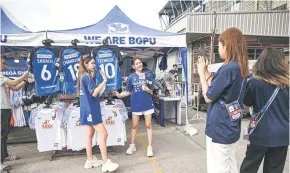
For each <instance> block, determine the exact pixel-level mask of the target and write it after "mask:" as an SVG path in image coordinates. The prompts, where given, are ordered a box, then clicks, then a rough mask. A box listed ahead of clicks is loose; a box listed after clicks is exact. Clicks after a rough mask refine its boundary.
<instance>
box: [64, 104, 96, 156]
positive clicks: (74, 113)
mask: <svg viewBox="0 0 290 173" xmlns="http://www.w3.org/2000/svg"><path fill="white" fill-rule="evenodd" d="M70 109H71V111H70V115H69V117H68V122H67V148H68V149H72V150H73V151H80V150H83V149H85V148H86V126H82V125H80V124H79V123H78V122H79V121H80V107H71V108H70ZM96 144H97V138H96V133H95V135H94V137H93V140H92V147H93V146H95V145H96Z"/></svg>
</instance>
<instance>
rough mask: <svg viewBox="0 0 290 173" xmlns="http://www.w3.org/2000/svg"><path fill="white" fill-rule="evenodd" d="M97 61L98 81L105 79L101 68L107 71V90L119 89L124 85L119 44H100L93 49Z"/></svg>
mask: <svg viewBox="0 0 290 173" xmlns="http://www.w3.org/2000/svg"><path fill="white" fill-rule="evenodd" d="M92 53H93V56H94V58H95V61H96V72H97V81H98V83H101V82H102V81H103V78H102V75H101V74H100V70H101V71H103V72H105V74H106V76H107V78H108V81H107V87H106V91H114V90H118V89H120V88H121V86H122V75H121V71H120V67H119V62H120V61H121V54H120V50H119V48H118V47H117V46H111V45H110V46H99V47H97V48H95V49H93V51H92Z"/></svg>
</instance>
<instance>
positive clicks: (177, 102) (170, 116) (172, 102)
mask: <svg viewBox="0 0 290 173" xmlns="http://www.w3.org/2000/svg"><path fill="white" fill-rule="evenodd" d="M154 106H155V110H154V114H153V117H154V118H155V119H156V120H157V123H158V124H160V125H161V126H164V127H165V124H164V121H165V120H169V121H171V122H173V123H175V124H178V125H181V98H180V97H154Z"/></svg>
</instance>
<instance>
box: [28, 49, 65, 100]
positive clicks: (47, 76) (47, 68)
mask: <svg viewBox="0 0 290 173" xmlns="http://www.w3.org/2000/svg"><path fill="white" fill-rule="evenodd" d="M58 54H59V49H58V48H56V47H49V48H46V47H45V48H44V47H41V48H37V49H36V50H34V51H33V53H32V54H31V55H30V56H31V57H32V58H31V65H32V71H33V74H34V78H35V88H36V94H37V95H39V96H48V95H54V94H56V93H57V92H59V91H61V84H60V79H59V74H58V72H57V70H56V67H55V62H56V59H57V56H58Z"/></svg>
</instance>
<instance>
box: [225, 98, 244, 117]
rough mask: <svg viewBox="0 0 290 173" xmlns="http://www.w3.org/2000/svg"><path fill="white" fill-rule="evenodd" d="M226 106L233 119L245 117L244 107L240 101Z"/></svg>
mask: <svg viewBox="0 0 290 173" xmlns="http://www.w3.org/2000/svg"><path fill="white" fill-rule="evenodd" d="M225 106H226V108H227V111H228V113H229V116H230V119H231V121H236V120H239V119H241V118H243V112H242V108H241V106H240V103H239V102H238V101H234V102H232V103H229V104H226V105H225Z"/></svg>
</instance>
